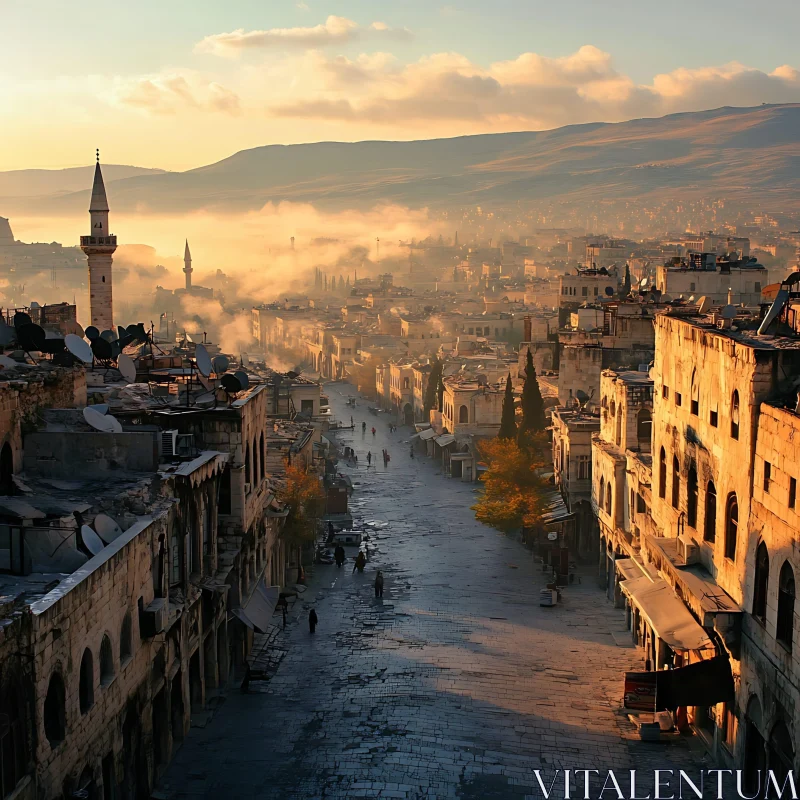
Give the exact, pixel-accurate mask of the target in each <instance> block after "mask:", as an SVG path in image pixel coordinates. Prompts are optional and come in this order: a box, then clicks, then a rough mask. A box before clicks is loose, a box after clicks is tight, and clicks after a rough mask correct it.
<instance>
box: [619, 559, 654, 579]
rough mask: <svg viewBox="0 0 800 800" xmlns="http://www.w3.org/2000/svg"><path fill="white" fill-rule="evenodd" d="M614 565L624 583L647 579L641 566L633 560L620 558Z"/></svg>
mask: <svg viewBox="0 0 800 800" xmlns="http://www.w3.org/2000/svg"><path fill="white" fill-rule="evenodd" d="M614 564H615V566H616V567H617V572H619V574H620V575H622V580H623V581H633V580H638V579H639V578H642V577H645V576H644V574H643V573H642V570H641V569H640V568H639V565H638V564H637V563H636V562H635V561H634V560H633V559H632V558H618V559H617V560H616V561H615V562H614ZM648 580H649V578H648Z"/></svg>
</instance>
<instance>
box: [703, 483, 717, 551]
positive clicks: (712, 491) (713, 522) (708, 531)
mask: <svg viewBox="0 0 800 800" xmlns="http://www.w3.org/2000/svg"><path fill="white" fill-rule="evenodd" d="M716 538H717V489H716V487H715V486H714V481H709V482H708V486H706V519H705V524H704V525H703V539H705V541H707V542H713V541H714V540H715V539H716Z"/></svg>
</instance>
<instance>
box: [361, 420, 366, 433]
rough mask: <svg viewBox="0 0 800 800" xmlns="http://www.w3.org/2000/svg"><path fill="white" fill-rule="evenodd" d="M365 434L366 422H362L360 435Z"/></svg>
mask: <svg viewBox="0 0 800 800" xmlns="http://www.w3.org/2000/svg"><path fill="white" fill-rule="evenodd" d="M366 432H367V423H366V422H362V423H361V433H366Z"/></svg>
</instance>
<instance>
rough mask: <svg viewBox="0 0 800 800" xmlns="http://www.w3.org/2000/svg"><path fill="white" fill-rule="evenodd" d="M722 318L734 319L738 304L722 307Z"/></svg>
mask: <svg viewBox="0 0 800 800" xmlns="http://www.w3.org/2000/svg"><path fill="white" fill-rule="evenodd" d="M721 314H722V319H733V318H734V317H735V316H736V306H731V305H727V306H725V308H723V309H722V312H721Z"/></svg>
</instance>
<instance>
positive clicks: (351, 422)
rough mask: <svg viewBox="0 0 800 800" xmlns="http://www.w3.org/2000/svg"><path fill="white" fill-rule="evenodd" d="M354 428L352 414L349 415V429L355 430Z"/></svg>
mask: <svg viewBox="0 0 800 800" xmlns="http://www.w3.org/2000/svg"><path fill="white" fill-rule="evenodd" d="M355 426H356V423H355V422H354V421H353V416H352V414H351V415H350V427H351V428H355Z"/></svg>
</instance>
